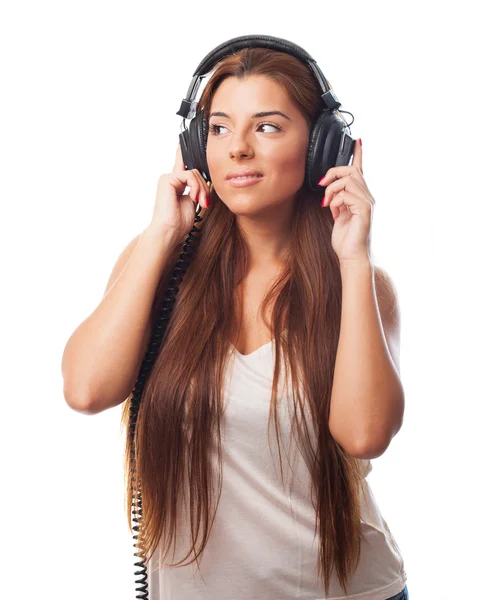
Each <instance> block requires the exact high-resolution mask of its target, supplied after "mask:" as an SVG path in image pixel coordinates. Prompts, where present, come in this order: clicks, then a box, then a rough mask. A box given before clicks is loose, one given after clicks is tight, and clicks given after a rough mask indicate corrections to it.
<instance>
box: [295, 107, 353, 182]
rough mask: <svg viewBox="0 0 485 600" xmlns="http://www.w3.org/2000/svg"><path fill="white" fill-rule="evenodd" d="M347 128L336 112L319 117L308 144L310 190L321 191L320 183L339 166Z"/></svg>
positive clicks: (308, 180)
mask: <svg viewBox="0 0 485 600" xmlns="http://www.w3.org/2000/svg"><path fill="white" fill-rule="evenodd" d="M347 127H348V125H347V123H346V122H345V121H344V120H343V119H342V118H341V117H339V116H338V115H337V114H336V113H335V111H330V112H329V111H327V110H326V111H324V112H322V113H321V114H320V116H319V117H318V119H317V121H316V122H315V124H314V126H313V128H312V131H311V133H310V140H309V143H308V152H307V161H306V172H305V185H306V186H307V188H308V189H309V190H312V191H318V190H321V189H322V188H321V186H319V185H318V182H319V181H320V179H322V177H323V176H324V175H325V173H326V172H327V171H328V170H329V169H331V168H332V167H335V166H336V165H337V158H338V156H339V151H340V144H341V141H342V135H343V131H344V129H345V128H347Z"/></svg>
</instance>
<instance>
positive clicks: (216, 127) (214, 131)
mask: <svg viewBox="0 0 485 600" xmlns="http://www.w3.org/2000/svg"><path fill="white" fill-rule="evenodd" d="M221 127H222V129H226V128H225V127H224V125H213V124H212V123H211V124H210V125H209V131H210V132H211V133H212V135H215V136H217V135H220V133H218V131H219V129H220V128H221ZM260 127H274V128H275V129H276V130H277V131H280V130H281V127H278V125H274V124H273V123H260V124H259V125H258V129H259V128H260Z"/></svg>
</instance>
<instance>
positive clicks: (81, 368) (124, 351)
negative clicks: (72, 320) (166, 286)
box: [62, 224, 177, 414]
mask: <svg viewBox="0 0 485 600" xmlns="http://www.w3.org/2000/svg"><path fill="white" fill-rule="evenodd" d="M176 244H177V240H175V239H174V236H173V235H171V234H169V233H166V232H165V230H163V229H160V228H159V227H155V226H153V225H152V224H150V225H149V226H148V227H147V228H146V229H145V230H143V232H142V233H141V234H140V235H138V236H136V237H135V238H134V239H133V240H132V241H131V242H130V243H129V244H128V246H127V247H126V248H125V249H124V251H123V252H122V254H121V255H120V257H119V259H118V261H117V263H116V265H115V266H114V268H113V272H112V274H111V277H110V279H109V281H108V285H107V287H106V291H105V294H104V296H103V299H102V301H101V302H100V304H99V305H98V306H97V307H96V309H95V310H94V311H93V312H92V313H91V315H90V316H89V317H87V319H85V320H84V321H83V322H82V323H81V324H80V325H79V327H77V329H76V330H75V331H74V333H73V334H72V335H71V337H70V338H69V340H68V342H67V344H66V347H65V349H64V354H63V356H62V376H63V378H64V397H65V399H66V402H67V404H68V405H69V406H70V407H71V408H73V409H74V410H77V411H79V412H83V413H85V414H96V413H99V412H101V411H103V410H106V409H108V408H112V407H114V406H117V405H118V404H121V403H122V402H123V401H124V400H126V398H127V397H128V396H129V395H130V393H131V391H132V389H133V387H134V385H135V383H136V378H137V376H138V373H139V369H140V367H141V363H142V360H143V358H144V356H145V353H146V350H147V347H148V343H149V341H150V337H151V322H150V318H151V308H152V304H153V300H154V297H155V292H156V290H157V287H158V284H159V281H160V276H161V273H162V270H163V268H164V266H165V264H166V262H167V260H168V259H169V257H170V255H171V253H172V251H173V249H174V247H175V246H176Z"/></svg>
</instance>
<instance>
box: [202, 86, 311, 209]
mask: <svg viewBox="0 0 485 600" xmlns="http://www.w3.org/2000/svg"><path fill="white" fill-rule="evenodd" d="M267 111H280V112H282V113H283V114H284V115H286V117H287V118H286V117H285V116H283V115H279V114H272V115H265V116H259V117H254V118H253V116H252V115H254V114H255V113H259V112H267ZM217 112H219V113H225V114H226V115H227V116H221V115H214V114H213V113H217ZM308 141H309V131H308V126H307V123H306V121H305V118H304V117H303V115H302V113H301V112H300V111H299V110H298V108H297V107H296V106H295V105H294V104H293V103H292V102H291V100H290V98H289V96H288V95H287V93H286V91H285V90H284V89H283V88H282V87H281V86H280V85H279V84H278V83H276V82H275V81H273V80H272V79H270V78H268V77H265V76H260V75H257V76H256V75H252V76H250V77H248V78H246V79H244V80H238V79H237V78H236V77H228V78H227V79H225V80H224V81H223V82H222V84H221V85H220V86H219V88H218V89H217V91H216V92H215V94H214V97H213V100H212V106H211V108H210V113H209V135H208V141H207V164H208V166H209V171H210V175H211V181H212V185H213V187H214V189H215V190H216V192H217V194H218V196H219V197H220V198H221V200H222V201H223V202H224V203H225V204H226V205H227V206H228V208H229V209H230V210H231V211H232V212H233V213H235V214H241V215H242V214H244V215H250V214H256V213H260V212H264V211H265V210H268V209H272V208H274V207H277V206H279V205H281V204H282V203H286V202H291V201H292V199H293V198H294V196H295V194H296V192H297V191H298V190H299V188H300V187H301V186H302V184H303V182H304V177H305V162H306V153H307V148H308ZM243 169H254V170H256V171H259V172H260V173H262V177H261V178H260V179H259V180H258V182H257V183H255V184H254V185H250V186H247V187H234V186H232V185H231V183H230V182H229V181H228V180H227V176H228V174H229V173H230V172H231V171H240V170H243Z"/></svg>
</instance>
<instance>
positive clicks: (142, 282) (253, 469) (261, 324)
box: [63, 48, 408, 600]
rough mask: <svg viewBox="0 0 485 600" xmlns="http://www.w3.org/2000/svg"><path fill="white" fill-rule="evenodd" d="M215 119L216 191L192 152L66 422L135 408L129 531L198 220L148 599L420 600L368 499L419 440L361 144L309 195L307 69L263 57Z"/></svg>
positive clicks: (219, 77)
mask: <svg viewBox="0 0 485 600" xmlns="http://www.w3.org/2000/svg"><path fill="white" fill-rule="evenodd" d="M199 110H203V111H204V113H205V116H206V118H207V124H208V137H207V145H206V157H207V164H208V167H209V170H210V176H211V177H210V181H211V185H210V186H209V185H208V184H207V182H206V180H205V179H204V178H203V177H202V175H201V173H200V172H198V171H197V170H196V169H193V170H186V169H185V166H184V163H183V160H182V156H181V151H180V147H178V149H177V154H176V162H175V166H174V168H173V171H172V173H169V174H166V175H162V176H161V177H160V180H159V185H158V192H157V199H156V203H155V208H154V212H153V218H152V222H151V223H150V225H149V226H148V227H147V228H146V229H145V230H144V232H143V233H142V234H141V235H140V236H137V237H136V238H135V239H134V240H132V242H131V243H130V244H129V245H128V246H127V248H126V249H125V251H124V252H123V254H122V255H121V257H120V259H119V261H118V263H117V264H116V265H115V268H114V270H113V273H112V275H111V278H110V281H109V282H108V286H107V288H106V293H105V296H104V298H103V300H102V302H101V304H100V305H99V306H98V307H97V309H96V310H95V311H94V313H93V314H92V315H91V316H90V317H89V318H88V319H87V320H86V321H85V322H83V324H81V326H80V328H78V330H76V332H75V333H74V334H73V336H72V337H71V338H70V340H69V342H68V345H67V347H66V351H65V356H64V358H63V373H64V374H65V380H66V382H69V384H68V383H66V386H65V395H66V400H67V401H68V403H69V404H70V406H72V407H73V408H75V409H76V410H80V411H83V412H86V413H88V414H95V413H98V412H100V411H102V410H105V409H107V408H110V407H112V406H116V405H119V404H120V403H122V402H124V401H125V404H124V411H123V420H124V422H125V424H126V426H127V446H126V468H127V504H126V507H127V514H128V519H129V522H130V517H131V510H132V501H133V498H132V487H131V482H130V478H129V472H128V469H129V452H130V447H129V438H128V411H129V400H130V391H131V390H132V389H133V386H134V384H135V382H136V380H137V376H138V372H139V368H140V364H141V361H142V359H143V357H144V355H145V352H146V350H147V345H148V341H149V339H150V334H151V331H152V327H153V322H154V315H156V314H157V311H158V310H159V307H160V301H161V300H162V299H163V297H164V295H165V291H166V288H167V285H168V282H169V278H170V276H171V273H172V271H173V268H174V266H175V262H176V260H177V259H178V257H179V255H180V251H181V246H182V244H183V242H184V240H185V239H186V236H187V234H188V232H189V231H190V230H191V228H192V226H193V223H194V203H195V202H198V203H199V204H200V205H201V206H202V207H203V211H202V213H201V216H203V221H202V223H201V226H200V229H201V232H200V239H199V241H198V244H197V252H196V254H195V257H194V258H193V261H192V263H191V264H190V268H189V269H188V270H187V272H186V274H185V275H184V278H183V281H182V283H181V285H180V289H179V291H178V294H177V300H176V302H175V304H174V309H173V311H172V314H171V316H170V320H169V322H168V326H167V330H166V333H165V336H164V341H163V345H162V347H161V349H160V353H159V355H158V356H157V359H156V362H155V364H154V366H153V369H152V371H151V373H150V376H149V380H148V381H147V383H146V387H145V390H144V394H143V400H142V402H141V403H140V410H139V414H138V418H137V436H136V444H137V456H138V460H137V465H136V469H137V477H138V480H139V481H140V482H141V483H140V486H141V492H142V498H143V527H144V532H145V533H144V537H145V540H146V543H147V548H148V550H149V557H150V560H149V563H148V567H149V572H148V575H149V581H148V583H149V597H150V598H151V599H152V600H153V599H162V598H163V599H172V598H176V599H177V600H185V599H189V598H190V599H192V598H198V599H205V598H211V599H214V598H221V599H222V598H224V599H225V600H226V599H228V598H234V599H237V598H241V599H242V598H245V599H246V598H258V599H259V600H262V599H268V600H269V599H271V600H273V599H276V598H277V599H278V600H282V599H290V598H291V599H293V598H302V599H303V598H306V599H323V598H328V599H333V600H337V599H339V600H340V599H343V598H355V600H386V599H391V598H392V599H393V600H394V599H396V600H397V599H406V598H408V593H407V586H406V579H407V577H406V572H405V570H404V563H403V559H402V556H401V553H400V551H399V547H398V545H397V544H396V542H395V540H394V538H393V536H392V534H391V532H390V530H389V528H388V526H387V523H386V521H385V520H384V518H383V517H382V515H381V514H380V512H379V509H378V506H377V504H376V502H375V500H374V497H373V494H372V491H371V489H370V487H369V485H368V482H367V481H366V476H367V474H368V473H369V472H370V470H371V469H372V465H371V463H370V459H372V458H375V457H378V456H380V455H382V454H383V452H385V450H386V448H387V447H388V446H389V444H390V442H391V440H392V438H393V436H395V435H396V434H397V432H398V431H399V429H400V427H401V425H402V421H403V413H404V391H403V387H402V383H401V381H400V376H399V310H398V302H397V297H396V292H395V288H394V286H393V285H392V281H391V279H390V278H389V276H388V275H387V274H386V273H385V271H384V270H383V269H380V268H378V267H377V266H376V265H375V264H374V261H373V258H372V251H371V246H370V240H371V222H372V213H373V210H374V206H375V200H374V198H373V197H372V195H371V192H370V191H369V189H368V186H367V184H366V181H365V179H364V175H363V169H362V153H363V152H362V147H361V144H360V143H357V144H356V145H355V149H354V154H353V159H352V164H351V165H348V166H339V167H333V168H331V169H329V170H328V172H327V173H322V177H323V176H325V180H324V181H322V182H321V184H322V191H321V192H317V193H315V192H308V191H305V190H304V187H303V182H304V175H305V161H306V155H307V148H308V142H309V133H310V131H311V127H312V123H313V122H314V120H315V118H316V117H317V115H318V114H319V112H320V110H321V104H320V96H319V90H318V87H317V83H316V81H315V79H314V76H313V74H312V73H311V72H310V70H309V69H307V68H304V67H303V66H302V63H301V61H299V60H297V59H296V58H294V57H292V56H289V55H288V54H286V53H282V52H277V51H272V50H268V49H261V48H245V49H243V50H241V51H239V52H237V53H235V54H232V55H230V56H228V57H226V58H224V59H223V60H221V61H220V63H219V64H218V65H217V68H216V69H215V70H214V73H213V74H212V76H211V78H210V79H209V81H208V82H207V84H206V86H205V88H204V90H203V93H202V96H201V99H200V101H199V103H198V108H197V111H199ZM187 186H188V187H190V193H189V194H188V195H183V192H184V190H185V188H186V187H187ZM324 191H325V196H324V201H323V203H321V200H322V196H323V192H324ZM272 426H273V428H272ZM275 449H277V450H278V456H279V466H277V465H276V464H275V461H274V458H275V452H274V451H275ZM282 451H283V452H282ZM282 454H283V457H282ZM130 528H131V523H130ZM132 533H133V531H132ZM198 543H199V546H198V545H197V544H198ZM187 561H188V562H187ZM195 563H196V564H197V566H196V564H195Z"/></svg>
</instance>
